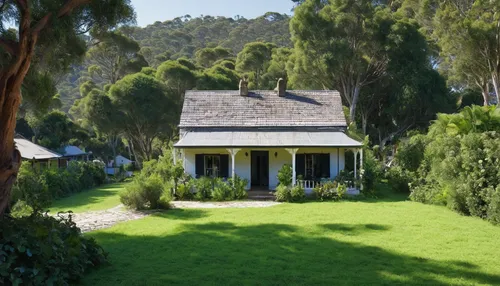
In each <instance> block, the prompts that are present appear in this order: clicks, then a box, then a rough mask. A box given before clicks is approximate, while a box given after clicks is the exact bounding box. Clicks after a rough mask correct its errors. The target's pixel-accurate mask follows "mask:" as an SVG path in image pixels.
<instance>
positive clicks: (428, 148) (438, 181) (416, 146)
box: [387, 106, 500, 223]
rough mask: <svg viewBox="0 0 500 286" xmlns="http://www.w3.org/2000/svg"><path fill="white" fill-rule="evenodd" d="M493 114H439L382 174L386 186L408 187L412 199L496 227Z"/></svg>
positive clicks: (498, 148)
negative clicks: (440, 206) (427, 129)
mask: <svg viewBox="0 0 500 286" xmlns="http://www.w3.org/2000/svg"><path fill="white" fill-rule="evenodd" d="M497 110H498V109H497V108H495V107H479V106H471V107H465V108H464V109H463V110H462V111H461V112H460V113H457V114H440V115H439V116H438V119H437V120H435V121H434V122H433V124H432V126H431V127H430V128H429V133H428V134H427V135H426V136H422V135H416V136H414V137H412V138H411V139H410V140H409V141H408V142H407V143H404V144H403V145H402V148H401V150H400V151H401V153H400V154H398V155H397V156H396V166H395V167H392V168H391V169H390V170H389V171H388V173H387V174H388V179H389V182H390V183H391V184H392V185H393V186H395V188H398V189H400V190H402V189H406V185H409V186H410V187H411V195H410V198H411V199H412V200H415V201H420V202H425V203H436V204H446V205H447V206H448V207H450V208H451V209H453V210H455V211H457V212H459V213H462V214H465V215H471V216H477V217H480V218H484V219H488V220H490V221H492V222H495V223H496V222H497V218H496V216H497V206H495V205H494V204H495V203H496V202H497V200H498V198H497V196H498V195H497V193H496V189H497V188H498V186H499V184H500V173H499V169H498V162H500V140H499V139H500V133H499V131H498V111H497ZM422 149H424V152H423V153H424V156H423V158H422V156H421V154H419V152H421V150H422ZM490 215H491V216H492V217H490Z"/></svg>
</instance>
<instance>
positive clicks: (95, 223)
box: [62, 205, 151, 232]
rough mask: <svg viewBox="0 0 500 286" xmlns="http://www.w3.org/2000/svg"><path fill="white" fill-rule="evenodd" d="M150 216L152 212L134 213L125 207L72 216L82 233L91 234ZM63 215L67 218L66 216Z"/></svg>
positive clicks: (120, 206) (119, 206)
mask: <svg viewBox="0 0 500 286" xmlns="http://www.w3.org/2000/svg"><path fill="white" fill-rule="evenodd" d="M150 214H151V212H139V211H132V210H129V209H126V208H125V207H124V206H123V205H118V206H116V207H114V208H111V209H107V210H104V211H92V212H84V213H74V214H72V216H73V221H74V222H75V223H76V225H77V226H78V227H79V228H80V229H81V230H82V232H89V231H93V230H98V229H103V228H108V227H112V226H113V225H115V224H117V223H120V222H124V221H129V220H136V219H140V218H143V217H145V216H148V215H150ZM62 215H65V216H66V214H62Z"/></svg>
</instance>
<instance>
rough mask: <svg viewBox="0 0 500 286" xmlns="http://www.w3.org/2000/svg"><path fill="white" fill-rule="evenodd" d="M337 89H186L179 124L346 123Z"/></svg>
mask: <svg viewBox="0 0 500 286" xmlns="http://www.w3.org/2000/svg"><path fill="white" fill-rule="evenodd" d="M346 126H347V124H346V121H345V117H344V112H343V109H342V102H341V98H340V95H339V93H338V92H337V91H329V90H320V91H316V90H314V91H313V90H288V91H287V92H286V95H285V96H283V97H279V96H278V95H277V92H276V91H269V90H265V91H259V90H257V91H251V92H249V95H248V96H240V93H239V91H238V90H234V91H226V90H222V91H194V90H191V91H187V92H186V95H185V98H184V106H183V108H182V115H181V120H180V124H179V127H181V128H188V127H346Z"/></svg>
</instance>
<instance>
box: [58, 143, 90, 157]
mask: <svg viewBox="0 0 500 286" xmlns="http://www.w3.org/2000/svg"><path fill="white" fill-rule="evenodd" d="M80 155H87V153H86V152H85V151H83V150H82V149H80V148H78V147H77V146H72V145H68V146H66V147H64V156H66V157H71V156H80Z"/></svg>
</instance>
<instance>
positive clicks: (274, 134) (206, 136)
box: [174, 131, 363, 148]
mask: <svg viewBox="0 0 500 286" xmlns="http://www.w3.org/2000/svg"><path fill="white" fill-rule="evenodd" d="M360 146H363V144H362V143H361V142H358V141H356V140H354V139H352V138H350V137H349V136H347V135H346V134H344V133H343V132H303V131H301V132H299V131H258V132H257V131H222V132H221V131H213V132H210V131H204V132H200V131H197V132H188V133H187V134H185V136H184V137H182V138H181V139H180V140H179V142H177V143H176V144H175V145H174V147H177V148H194V147H360Z"/></svg>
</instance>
